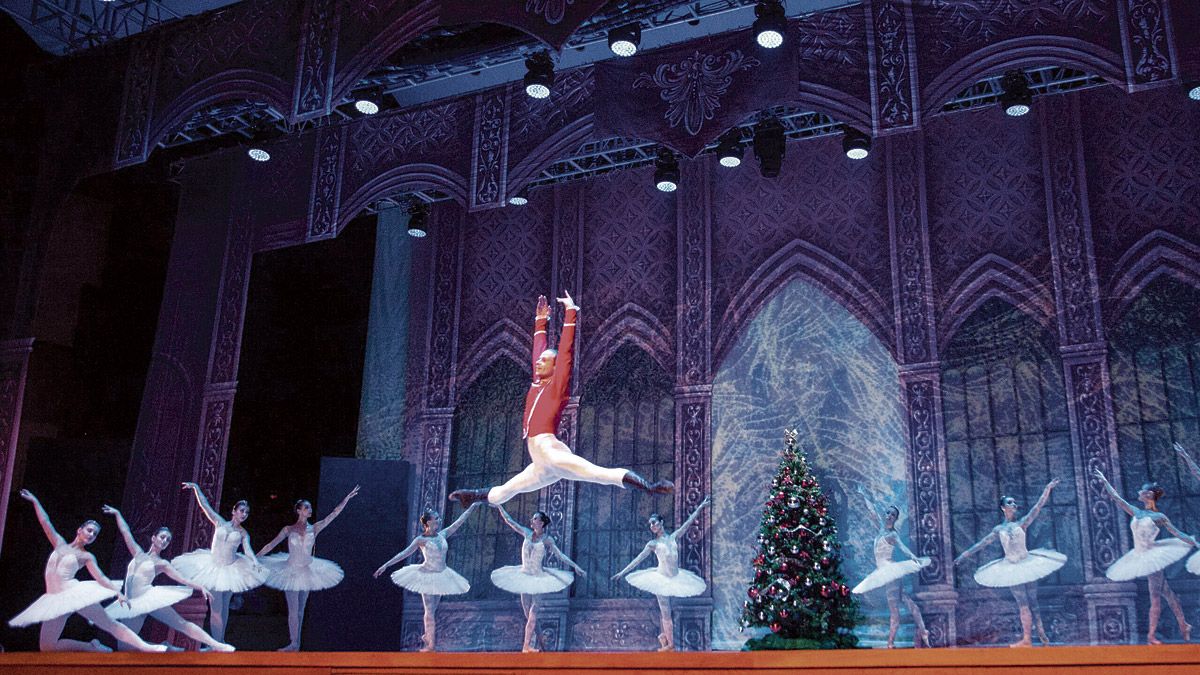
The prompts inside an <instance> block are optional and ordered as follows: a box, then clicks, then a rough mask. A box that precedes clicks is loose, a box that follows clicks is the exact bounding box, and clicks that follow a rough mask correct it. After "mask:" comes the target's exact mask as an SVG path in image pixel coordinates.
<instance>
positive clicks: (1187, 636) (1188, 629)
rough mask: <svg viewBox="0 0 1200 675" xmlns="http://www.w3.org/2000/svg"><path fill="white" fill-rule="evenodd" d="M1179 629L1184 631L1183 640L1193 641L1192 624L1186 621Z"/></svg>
mask: <svg viewBox="0 0 1200 675" xmlns="http://www.w3.org/2000/svg"><path fill="white" fill-rule="evenodd" d="M1179 629H1180V631H1181V632H1182V633H1183V641H1184V642H1191V641H1192V624H1190V623H1185V624H1183V625H1182V626H1180V627H1179Z"/></svg>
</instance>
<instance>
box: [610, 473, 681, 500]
mask: <svg viewBox="0 0 1200 675" xmlns="http://www.w3.org/2000/svg"><path fill="white" fill-rule="evenodd" d="M621 482H622V483H624V484H625V485H631V486H633V487H635V488H638V489H640V490H645V491H646V492H649V493H650V494H655V495H667V494H671V493H672V492H674V491H675V484H674V483H672V482H671V481H669V480H660V481H656V482H654V483H651V482H649V481H647V480H646V479H645V478H642V477H641V476H640V475H638V474H637V473H636V472H634V471H626V472H625V475H624V476H623V477H622V478H621Z"/></svg>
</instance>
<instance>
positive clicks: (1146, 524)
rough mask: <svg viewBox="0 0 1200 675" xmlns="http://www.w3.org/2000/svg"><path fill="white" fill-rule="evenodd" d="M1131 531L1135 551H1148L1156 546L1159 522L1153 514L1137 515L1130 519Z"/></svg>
mask: <svg viewBox="0 0 1200 675" xmlns="http://www.w3.org/2000/svg"><path fill="white" fill-rule="evenodd" d="M1129 531H1130V532H1132V533H1133V548H1134V550H1135V551H1148V550H1150V549H1152V548H1154V540H1155V539H1158V523H1155V522H1154V518H1153V517H1151V516H1135V517H1134V518H1133V519H1132V520H1130V521H1129Z"/></svg>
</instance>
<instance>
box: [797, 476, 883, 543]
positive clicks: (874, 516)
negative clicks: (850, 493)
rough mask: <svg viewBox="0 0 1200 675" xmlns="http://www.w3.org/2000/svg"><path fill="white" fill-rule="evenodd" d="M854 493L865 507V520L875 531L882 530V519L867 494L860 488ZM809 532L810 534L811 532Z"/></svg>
mask: <svg viewBox="0 0 1200 675" xmlns="http://www.w3.org/2000/svg"><path fill="white" fill-rule="evenodd" d="M856 492H857V493H858V497H859V499H861V500H862V503H863V506H866V507H867V518H869V519H870V520H871V524H872V525H874V526H875V529H877V530H882V529H883V518H880V517H879V512H878V511H876V510H875V503H874V502H872V501H871V498H870V497H868V496H867V493H866V492H864V491H863V489H862V487H861V486H859V488H858V489H857V490H856ZM809 531H810V532H811V530H809Z"/></svg>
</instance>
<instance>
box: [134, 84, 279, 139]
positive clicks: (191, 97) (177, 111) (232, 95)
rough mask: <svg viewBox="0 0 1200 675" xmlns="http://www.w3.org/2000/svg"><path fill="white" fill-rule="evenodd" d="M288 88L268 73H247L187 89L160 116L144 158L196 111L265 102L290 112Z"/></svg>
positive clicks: (151, 134)
mask: <svg viewBox="0 0 1200 675" xmlns="http://www.w3.org/2000/svg"><path fill="white" fill-rule="evenodd" d="M291 98H292V94H291V85H289V84H287V83H285V82H284V81H283V80H281V79H279V78H278V77H276V76H274V75H271V74H269V73H264V72H260V71H257V70H249V69H233V70H226V71H224V72H221V73H218V74H216V75H213V76H211V77H208V78H205V79H203V80H201V81H200V82H197V83H196V84H193V85H192V86H190V87H188V88H187V89H186V90H184V91H183V93H181V94H179V95H178V96H176V97H175V98H174V99H172V100H171V102H170V104H168V105H167V106H166V108H164V109H163V111H162V112H161V113H160V114H156V115H155V120H154V126H153V127H151V129H150V134H149V140H148V141H147V142H146V148H147V154H149V152H151V151H153V148H154V146H155V145H157V144H158V142H159V141H161V140H162V139H163V138H165V137H166V135H167V134H168V133H169V132H170V131H172V130H173V129H176V128H178V127H179V126H180V125H182V124H183V123H184V122H185V121H187V120H188V118H190V117H191V116H192V115H193V114H195V112H196V111H197V110H202V109H204V108H208V107H211V106H213V105H216V104H218V103H227V102H230V101H241V100H251V101H254V100H260V101H265V102H266V103H267V104H269V105H270V106H271V107H273V108H274V109H275V110H279V111H286V110H290V109H291V106H292V103H291Z"/></svg>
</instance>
